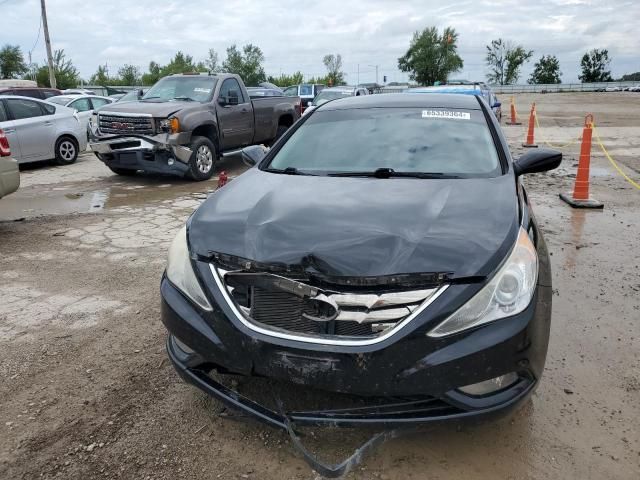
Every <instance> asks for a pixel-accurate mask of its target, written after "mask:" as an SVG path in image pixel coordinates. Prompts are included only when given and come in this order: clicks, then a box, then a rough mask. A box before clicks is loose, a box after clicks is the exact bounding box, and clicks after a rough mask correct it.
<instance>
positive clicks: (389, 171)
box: [327, 167, 460, 178]
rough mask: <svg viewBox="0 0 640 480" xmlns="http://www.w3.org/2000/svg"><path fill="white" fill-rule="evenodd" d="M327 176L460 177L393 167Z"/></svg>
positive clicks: (329, 174)
mask: <svg viewBox="0 0 640 480" xmlns="http://www.w3.org/2000/svg"><path fill="white" fill-rule="evenodd" d="M327 175H328V176H329V177H374V178H391V177H398V178H460V177H458V176H457V175H451V174H448V173H441V172H396V171H395V170H394V169H393V168H386V167H383V168H377V169H376V170H373V171H365V172H333V173H328V174H327Z"/></svg>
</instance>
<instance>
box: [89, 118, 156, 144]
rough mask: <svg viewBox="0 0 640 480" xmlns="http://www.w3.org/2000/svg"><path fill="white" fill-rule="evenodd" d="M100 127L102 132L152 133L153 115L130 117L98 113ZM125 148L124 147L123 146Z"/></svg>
mask: <svg viewBox="0 0 640 480" xmlns="http://www.w3.org/2000/svg"><path fill="white" fill-rule="evenodd" d="M98 129H99V130H100V132H102V133H115V134H121V135H122V134H127V133H130V134H137V135H152V134H153V133H154V128H153V119H152V118H151V117H128V116H120V115H108V114H98ZM121 148H124V147H121Z"/></svg>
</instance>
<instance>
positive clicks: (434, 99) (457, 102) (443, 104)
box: [319, 93, 480, 110]
mask: <svg viewBox="0 0 640 480" xmlns="http://www.w3.org/2000/svg"><path fill="white" fill-rule="evenodd" d="M402 107H406V108H465V109H468V110H480V104H479V103H478V100H477V99H476V98H475V95H463V94H457V95H456V94H450V93H442V94H440V93H433V94H430V95H407V94H406V93H383V94H379V95H361V96H359V97H356V96H353V97H346V98H340V99H338V100H333V101H331V102H327V103H325V104H324V105H321V106H320V107H319V108H320V109H322V110H349V109H353V108H402Z"/></svg>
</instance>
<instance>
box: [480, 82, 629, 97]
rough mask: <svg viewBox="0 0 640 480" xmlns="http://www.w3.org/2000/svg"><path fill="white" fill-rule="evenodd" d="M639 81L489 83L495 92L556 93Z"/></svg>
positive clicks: (619, 85) (621, 87)
mask: <svg viewBox="0 0 640 480" xmlns="http://www.w3.org/2000/svg"><path fill="white" fill-rule="evenodd" d="M638 84H640V82H600V83H551V84H540V85H491V88H492V89H493V91H494V92H495V93H502V94H510V93H556V92H597V91H602V90H604V89H606V88H607V87H618V88H619V89H620V90H622V89H623V88H629V87H633V86H634V85H638Z"/></svg>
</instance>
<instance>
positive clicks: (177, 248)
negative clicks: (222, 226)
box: [167, 226, 212, 310]
mask: <svg viewBox="0 0 640 480" xmlns="http://www.w3.org/2000/svg"><path fill="white" fill-rule="evenodd" d="M167 278H168V279H169V281H170V282H171V283H173V285H174V286H175V287H176V288H178V289H179V290H180V291H182V293H184V294H185V295H186V296H187V297H189V298H190V299H191V300H193V302H194V303H195V304H196V305H198V306H199V307H200V308H202V309H204V310H212V308H211V304H210V303H209V300H207V297H206V296H205V294H204V292H203V291H202V287H200V284H199V283H198V279H197V278H196V274H195V272H194V271H193V267H192V266H191V258H189V247H188V246H187V227H186V226H185V227H182V228H181V229H180V231H179V232H178V234H177V235H176V238H174V240H173V242H172V243H171V247H170V248H169V258H168V260H167Z"/></svg>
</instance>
